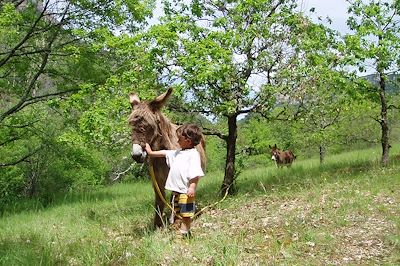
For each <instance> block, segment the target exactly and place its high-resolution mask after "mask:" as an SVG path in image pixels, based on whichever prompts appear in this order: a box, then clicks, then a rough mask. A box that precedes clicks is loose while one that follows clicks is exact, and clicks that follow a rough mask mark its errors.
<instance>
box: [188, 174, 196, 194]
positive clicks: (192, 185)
mask: <svg viewBox="0 0 400 266" xmlns="http://www.w3.org/2000/svg"><path fill="white" fill-rule="evenodd" d="M197 183H199V177H195V178H192V179H190V181H189V189H188V193H187V195H188V196H189V197H194V196H195V195H196V187H197Z"/></svg>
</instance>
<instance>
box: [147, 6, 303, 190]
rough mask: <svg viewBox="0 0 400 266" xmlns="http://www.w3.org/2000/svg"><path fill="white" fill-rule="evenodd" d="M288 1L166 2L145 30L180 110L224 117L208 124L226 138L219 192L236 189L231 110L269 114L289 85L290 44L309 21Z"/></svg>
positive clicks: (294, 55) (292, 60)
mask: <svg viewBox="0 0 400 266" xmlns="http://www.w3.org/2000/svg"><path fill="white" fill-rule="evenodd" d="M174 2H179V1H174ZM295 7H296V1H291V0H286V1H285V0H273V1H265V0H263V1H261V0H240V1H208V0H202V1H199V0H194V1H192V2H191V3H190V4H185V3H176V5H173V4H172V3H169V2H168V3H166V7H165V14H166V15H165V17H163V18H162V21H163V23H162V24H161V25H157V26H154V27H153V28H152V29H151V30H150V34H152V36H153V37H154V40H155V44H154V49H153V53H154V54H155V57H156V58H158V60H159V62H160V66H161V67H162V68H163V69H164V72H163V73H166V75H168V79H167V78H165V82H170V83H175V84H177V86H178V87H180V86H181V88H182V91H183V92H184V95H186V101H187V102H188V103H189V108H188V109H187V111H198V112H201V113H203V114H205V115H208V116H211V117H214V118H216V119H218V120H219V121H224V122H225V123H226V125H227V126H226V130H225V131H222V132H221V131H213V132H209V133H210V134H214V135H217V136H219V137H220V138H221V139H223V140H224V141H225V143H226V161H225V175H224V180H223V183H222V186H221V191H222V193H225V192H226V191H227V190H228V189H229V191H230V192H231V193H232V192H234V191H235V188H234V186H233V185H234V181H235V178H236V176H237V172H236V171H235V153H236V141H237V133H238V132H237V120H238V117H239V116H240V115H245V114H249V113H251V112H260V113H264V114H265V115H268V114H270V111H271V110H272V109H273V108H275V107H276V103H277V101H280V102H283V101H286V100H287V99H286V98H285V95H287V93H288V91H290V90H292V89H296V86H295V87H292V85H293V83H290V81H289V80H290V70H291V69H293V68H295V65H294V64H295V61H296V58H297V55H298V51H296V49H295V48H294V46H295V45H296V38H297V37H299V35H300V34H301V32H302V30H303V28H301V26H303V27H305V28H307V25H308V24H307V25H306V24H304V19H303V17H302V16H301V15H300V14H297V13H296V12H295ZM297 85H298V84H297Z"/></svg>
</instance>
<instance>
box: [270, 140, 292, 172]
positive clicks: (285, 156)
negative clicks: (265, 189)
mask: <svg viewBox="0 0 400 266" xmlns="http://www.w3.org/2000/svg"><path fill="white" fill-rule="evenodd" d="M268 146H269V148H270V149H271V155H272V158H271V159H272V160H273V161H275V163H276V166H277V167H283V166H287V167H290V166H291V165H292V163H293V161H294V160H295V159H296V156H295V155H294V154H293V152H292V151H291V150H286V151H281V150H279V149H278V147H276V144H275V145H274V146H273V147H271V145H268Z"/></svg>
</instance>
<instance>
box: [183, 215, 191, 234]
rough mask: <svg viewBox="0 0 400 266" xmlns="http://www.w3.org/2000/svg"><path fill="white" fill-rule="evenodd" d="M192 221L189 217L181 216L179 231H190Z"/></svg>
mask: <svg viewBox="0 0 400 266" xmlns="http://www.w3.org/2000/svg"><path fill="white" fill-rule="evenodd" d="M191 222H192V218H190V217H183V218H182V224H181V232H182V233H187V232H189V231H190V224H191Z"/></svg>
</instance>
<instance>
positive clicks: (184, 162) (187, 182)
mask: <svg viewBox="0 0 400 266" xmlns="http://www.w3.org/2000/svg"><path fill="white" fill-rule="evenodd" d="M176 133H177V135H178V144H179V146H180V149H178V150H160V151H153V150H152V149H151V147H150V145H149V144H148V143H146V152H147V154H148V156H150V157H165V158H166V161H167V165H168V166H169V173H168V178H167V181H166V183H165V188H166V189H168V190H171V191H172V200H171V201H172V204H173V205H175V206H178V207H179V208H178V211H177V213H179V215H180V216H181V217H182V224H181V227H180V233H181V234H182V236H185V237H188V236H190V224H191V222H192V217H193V215H194V212H195V195H196V187H197V183H198V182H199V179H200V177H202V176H204V172H203V170H202V168H201V159H200V154H199V152H198V151H197V150H196V148H195V146H196V145H197V144H199V143H200V141H201V139H202V133H201V130H200V128H199V127H198V126H196V125H193V124H186V125H183V126H181V127H179V128H178V129H177V130H176Z"/></svg>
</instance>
